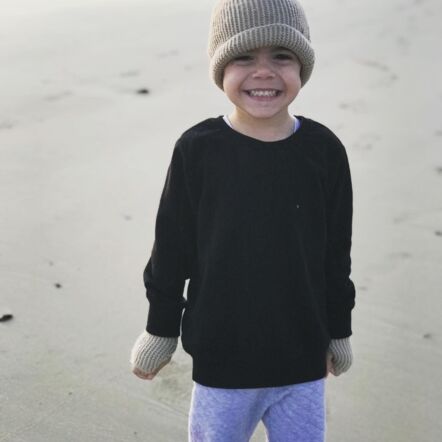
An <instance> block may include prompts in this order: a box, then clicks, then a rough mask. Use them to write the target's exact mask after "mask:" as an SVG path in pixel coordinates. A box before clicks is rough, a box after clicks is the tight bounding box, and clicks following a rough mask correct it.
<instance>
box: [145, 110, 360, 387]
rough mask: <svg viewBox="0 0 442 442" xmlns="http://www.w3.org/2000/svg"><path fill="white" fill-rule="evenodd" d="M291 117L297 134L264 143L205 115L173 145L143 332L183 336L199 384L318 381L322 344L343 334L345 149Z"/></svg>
mask: <svg viewBox="0 0 442 442" xmlns="http://www.w3.org/2000/svg"><path fill="white" fill-rule="evenodd" d="M297 117H298V118H299V119H300V121H301V123H302V124H301V127H300V129H298V131H296V132H295V133H294V134H292V135H291V136H289V137H288V138H286V139H284V140H280V141H274V142H265V141H260V140H257V139H254V138H251V137H248V136H246V135H243V134H240V133H239V132H236V131H235V130H234V129H232V128H230V127H229V126H228V125H227V124H226V123H225V121H224V120H223V118H222V117H221V116H220V117H218V118H211V119H208V120H205V121H203V122H201V123H199V124H197V125H195V126H193V127H192V128H190V129H189V130H187V131H186V132H184V133H183V135H182V136H181V137H180V138H179V140H178V141H177V143H176V145H175V148H174V150H173V154H172V159H171V163H170V165H169V168H168V171H167V176H166V181H165V184H164V188H163V192H162V194H161V200H160V203H159V209H158V213H157V218H156V224H155V241H154V244H153V248H152V252H151V257H150V259H149V261H148V263H147V266H146V268H145V271H144V283H145V286H146V290H147V298H148V300H149V303H150V308H149V314H148V321H147V327H146V330H147V331H148V332H149V333H151V334H153V335H157V336H169V337H172V336H180V331H181V340H182V345H183V348H184V350H185V351H186V352H187V353H189V354H190V355H191V356H192V358H193V375H192V379H193V380H194V381H196V382H198V383H200V384H203V385H207V386H211V387H220V388H258V387H272V386H282V385H289V384H295V383H300V382H307V381H312V380H316V379H320V378H322V377H324V376H325V375H326V350H327V348H328V346H329V343H330V339H332V338H334V339H337V338H344V337H348V336H350V335H351V333H352V331H351V310H352V308H353V307H354V299H355V289H354V285H353V282H352V281H351V279H350V267H351V260H350V248H351V232H352V186H351V177H350V169H349V164H348V159H347V155H346V151H345V148H344V146H343V145H342V143H341V142H340V141H339V139H338V138H337V137H336V136H335V135H334V134H333V133H332V132H331V131H330V130H329V129H327V128H326V127H325V126H323V125H321V124H320V123H317V122H315V121H313V120H311V119H309V118H306V117H302V116H297ZM186 279H190V281H189V285H188V290H187V297H186V298H184V297H183V292H184V284H185V280H186ZM183 310H184V314H183Z"/></svg>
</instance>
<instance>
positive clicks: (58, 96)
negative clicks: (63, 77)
mask: <svg viewBox="0 0 442 442" xmlns="http://www.w3.org/2000/svg"><path fill="white" fill-rule="evenodd" d="M71 95H72V92H71V91H62V92H57V93H56V94H51V95H46V96H45V97H44V100H45V101H60V100H64V99H65V98H67V97H70V96H71Z"/></svg>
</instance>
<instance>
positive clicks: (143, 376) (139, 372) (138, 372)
mask: <svg viewBox="0 0 442 442" xmlns="http://www.w3.org/2000/svg"><path fill="white" fill-rule="evenodd" d="M132 372H133V373H134V374H135V376H138V377H139V378H140V379H153V377H154V376H155V374H154V373H146V372H144V371H142V370H140V369H139V368H136V367H135V368H134V369H133V370H132Z"/></svg>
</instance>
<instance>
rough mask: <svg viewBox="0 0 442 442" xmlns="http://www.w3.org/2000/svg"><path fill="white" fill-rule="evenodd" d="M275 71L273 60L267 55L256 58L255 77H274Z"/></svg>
mask: <svg viewBox="0 0 442 442" xmlns="http://www.w3.org/2000/svg"><path fill="white" fill-rule="evenodd" d="M274 76H275V73H274V71H273V68H272V65H271V61H270V60H268V58H267V57H258V58H257V59H256V65H255V72H254V73H253V78H273V77H274Z"/></svg>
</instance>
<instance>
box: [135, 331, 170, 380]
mask: <svg viewBox="0 0 442 442" xmlns="http://www.w3.org/2000/svg"><path fill="white" fill-rule="evenodd" d="M177 345H178V338H163V337H161V336H154V335H151V334H150V333H147V332H146V331H144V332H143V333H141V335H140V336H139V337H138V339H137V340H136V342H135V344H134V346H133V348H132V352H131V356H130V363H131V364H132V367H133V368H135V367H136V368H138V369H139V370H141V371H143V372H145V373H152V372H154V371H155V370H156V369H157V368H159V367H160V366H161V365H162V364H163V363H164V362H166V361H167V360H170V359H171V358H172V355H173V353H174V352H175V350H176V348H177Z"/></svg>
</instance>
